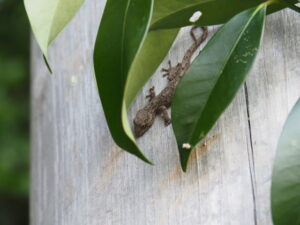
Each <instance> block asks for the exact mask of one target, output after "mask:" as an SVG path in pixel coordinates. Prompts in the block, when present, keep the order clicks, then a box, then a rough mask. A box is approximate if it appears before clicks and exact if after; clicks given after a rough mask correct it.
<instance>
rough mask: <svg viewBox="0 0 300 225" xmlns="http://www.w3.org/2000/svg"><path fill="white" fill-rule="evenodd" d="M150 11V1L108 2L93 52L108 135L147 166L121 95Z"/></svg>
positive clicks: (143, 35)
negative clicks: (136, 141) (108, 130)
mask: <svg viewBox="0 0 300 225" xmlns="http://www.w3.org/2000/svg"><path fill="white" fill-rule="evenodd" d="M152 8H153V3H152V0H108V1H107V3H106V7H105V10H104V13H103V17H102V20H101V24H100V28H99V31H98V36H97V41H96V45H95V51H94V68H95V75H96V79H97V84H98V87H99V94H100V98H101V102H102V106H103V110H104V114H105V117H106V120H107V123H108V127H109V129H110V132H111V135H112V137H113V139H114V141H115V142H116V144H117V145H118V146H119V147H121V148H122V149H124V150H126V151H128V152H130V153H132V154H134V155H136V156H137V157H139V158H140V159H142V160H144V161H145V162H148V163H150V162H149V160H148V159H147V158H146V157H145V156H144V155H143V154H142V152H141V151H140V150H139V148H138V146H137V145H136V143H135V140H134V137H133V134H132V132H131V129H130V126H129V122H128V119H127V114H126V105H125V103H124V98H125V97H124V92H125V85H126V81H127V77H128V74H129V71H130V69H131V67H132V64H133V62H134V60H135V58H136V55H137V54H138V52H139V50H140V48H141V46H142V43H143V42H144V40H145V37H146V34H147V31H148V28H149V24H150V18H151V13H152Z"/></svg>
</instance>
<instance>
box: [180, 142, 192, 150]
mask: <svg viewBox="0 0 300 225" xmlns="http://www.w3.org/2000/svg"><path fill="white" fill-rule="evenodd" d="M182 148H183V149H186V150H189V149H191V148H192V146H191V145H190V144H189V143H184V144H182Z"/></svg>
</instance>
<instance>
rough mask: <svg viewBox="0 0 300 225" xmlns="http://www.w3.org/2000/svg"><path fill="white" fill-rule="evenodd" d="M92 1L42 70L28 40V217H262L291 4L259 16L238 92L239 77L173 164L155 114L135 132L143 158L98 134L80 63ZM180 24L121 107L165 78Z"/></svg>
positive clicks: (94, 102)
mask: <svg viewBox="0 0 300 225" xmlns="http://www.w3.org/2000/svg"><path fill="white" fill-rule="evenodd" d="M103 7H104V1H92V0H87V1H86V3H85V4H84V6H83V8H82V9H81V10H80V12H79V14H78V15H77V16H76V17H75V19H74V20H73V21H72V22H71V23H70V25H69V26H68V27H67V28H66V29H65V31H64V32H62V34H61V35H60V36H59V37H58V39H57V40H56V41H55V42H54V43H53V45H52V46H51V48H50V50H49V52H50V62H51V65H52V67H53V71H54V74H53V75H49V74H48V72H47V70H46V67H45V66H44V63H43V60H42V58H41V53H40V51H39V49H38V47H37V46H36V43H35V42H34V41H33V42H32V43H33V45H32V94H31V98H32V118H31V123H32V131H31V134H32V135H31V137H32V147H31V148H32V151H31V224H32V225H40V224H43V225H53V224H55V225H82V224H86V225H119V224H122V225H127V224H128V225H129V224H130V225H141V224H143V225H144V224H145V225H148V224H149V225H166V224H170V225H177V224H178V225H183V224H205V225H220V224H221V225H223V224H224V225H225V224H226V225H227V224H233V225H235V224H236V225H241V224H245V225H252V224H262V225H265V224H271V221H270V210H269V203H268V195H269V179H270V170H271V165H272V159H273V155H274V154H273V153H274V148H275V146H276V142H277V137H278V134H279V133H280V129H281V126H282V124H283V122H284V120H285V117H286V114H287V112H288V109H290V107H291V106H292V104H293V102H294V100H295V99H296V97H297V96H299V75H298V74H299V68H297V66H296V63H297V58H299V52H300V51H299V47H298V46H297V45H296V43H299V31H296V27H297V25H298V27H299V19H298V20H296V15H295V14H293V13H291V12H287V11H285V12H282V13H277V14H275V15H273V16H272V18H270V19H269V20H268V23H267V26H266V27H267V29H266V36H265V39H264V45H263V49H262V51H261V53H260V56H259V58H258V60H257V61H256V64H255V66H254V69H253V71H252V74H251V75H250V77H249V79H248V80H247V86H246V88H247V93H248V95H246V94H245V87H243V88H242V89H241V90H240V91H239V94H238V95H237V97H236V98H235V100H234V102H233V103H232V104H231V105H230V107H229V108H228V109H227V110H226V112H225V114H224V115H223V116H222V117H221V118H220V120H219V121H218V123H217V124H216V126H215V127H214V129H213V130H212V131H211V132H210V134H209V135H208V138H207V140H206V145H204V144H203V143H202V144H200V145H199V147H198V148H197V151H195V153H194V154H193V155H192V157H191V160H190V165H189V170H188V172H187V173H182V172H181V170H180V165H179V160H178V153H177V149H176V144H175V139H174V135H173V133H172V129H171V127H170V126H169V127H167V128H165V127H164V125H163V122H162V120H160V119H159V118H158V119H157V120H156V121H155V124H154V126H153V127H152V128H151V130H150V131H149V132H148V133H147V134H146V135H145V136H143V137H142V138H140V139H139V140H138V143H139V145H140V146H141V148H142V149H143V151H144V152H145V154H146V155H147V156H148V157H149V158H150V159H151V160H153V161H154V162H155V166H149V165H147V164H145V163H143V162H142V161H140V160H139V159H137V158H135V157H134V156H132V155H129V154H128V153H126V152H124V151H122V150H120V149H119V148H118V147H117V146H116V145H115V144H114V142H113V141H112V139H111V137H110V134H109V131H108V128H107V125H106V122H105V118H104V115H103V111H102V107H101V103H100V100H99V97H98V93H97V89H96V83H95V79H94V75H93V67H92V51H93V46H94V40H95V36H96V32H97V27H98V25H99V21H100V17H101V14H102V11H103ZM276 20H278V21H276ZM188 30H189V28H184V29H182V31H181V32H180V34H179V37H178V38H177V40H176V42H175V44H174V46H173V47H172V49H171V50H170V52H169V54H168V56H167V57H166V59H165V60H164V61H163V62H162V65H161V66H160V67H159V68H158V70H157V72H156V73H155V74H154V76H153V78H151V79H150V81H149V82H148V83H147V84H146V85H145V87H144V88H143V90H142V91H141V93H140V94H139V96H138V97H137V99H136V100H135V102H134V103H133V105H132V107H131V109H130V112H129V117H130V118H132V117H133V116H134V114H135V113H136V111H137V110H138V109H139V108H140V107H142V106H143V105H144V104H145V103H146V100H145V98H144V96H145V95H146V93H147V90H148V89H149V87H151V86H152V85H155V86H156V89H157V91H159V90H160V89H162V88H163V87H164V85H165V84H166V82H167V81H166V80H164V79H163V78H161V73H160V72H159V71H160V69H161V67H163V66H165V65H166V64H167V61H168V59H171V60H172V61H173V63H176V62H177V61H180V60H181V58H182V56H183V53H184V51H185V49H186V48H187V47H188V46H189V45H190V43H191V39H190V37H189V35H188ZM212 30H213V29H211V32H210V35H212ZM280 30H283V31H284V32H280ZM297 34H298V37H297V36H296V35H297ZM278 56H280V57H278ZM279 58H281V60H279ZM269 59H270V61H269ZM273 74H274V75H273ZM271 75H272V76H271ZM246 99H248V102H247V101H246ZM247 103H248V104H247ZM248 116H250V124H249V123H248ZM274 121H275V122H276V123H275V124H274ZM249 125H250V126H249ZM250 128H251V129H250ZM250 131H251V132H250ZM270 131H271V132H270ZM270 133H271V134H270ZM251 140H252V142H251Z"/></svg>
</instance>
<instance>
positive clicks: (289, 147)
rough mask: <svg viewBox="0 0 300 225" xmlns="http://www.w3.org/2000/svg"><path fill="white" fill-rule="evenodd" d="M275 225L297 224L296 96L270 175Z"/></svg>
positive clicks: (299, 153)
mask: <svg viewBox="0 0 300 225" xmlns="http://www.w3.org/2000/svg"><path fill="white" fill-rule="evenodd" d="M271 200H272V217H273V222H274V224H275V225H287V224H288V225H299V224H300V99H299V100H298V102H297V103H296V105H295V106H294V108H293V110H292V111H291V113H290V114H289V116H288V119H287V121H286V123H285V125H284V128H283V131H282V134H281V137H280V139H279V143H278V147H277V154H276V158H275V163H274V169H273V176H272V189H271Z"/></svg>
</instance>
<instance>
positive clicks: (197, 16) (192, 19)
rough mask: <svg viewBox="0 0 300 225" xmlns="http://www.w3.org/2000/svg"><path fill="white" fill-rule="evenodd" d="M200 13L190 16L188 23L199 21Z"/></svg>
mask: <svg viewBox="0 0 300 225" xmlns="http://www.w3.org/2000/svg"><path fill="white" fill-rule="evenodd" d="M201 15H202V13H201V12H200V11H196V12H194V14H193V15H192V16H191V18H190V19H189V21H190V22H191V23H195V22H197V21H198V20H199V18H200V17H201Z"/></svg>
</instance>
